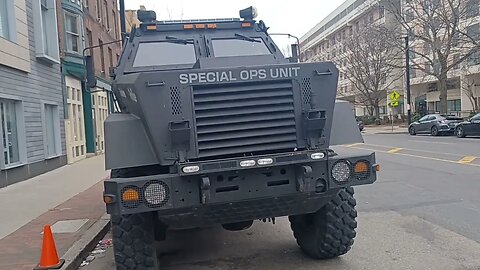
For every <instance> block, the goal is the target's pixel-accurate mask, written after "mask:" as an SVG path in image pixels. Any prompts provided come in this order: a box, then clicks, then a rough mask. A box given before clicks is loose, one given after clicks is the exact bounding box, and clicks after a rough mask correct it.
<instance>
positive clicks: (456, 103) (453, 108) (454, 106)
mask: <svg viewBox="0 0 480 270" xmlns="http://www.w3.org/2000/svg"><path fill="white" fill-rule="evenodd" d="M461 107H462V102H461V100H460V99H455V100H447V110H448V112H458V111H461Z"/></svg>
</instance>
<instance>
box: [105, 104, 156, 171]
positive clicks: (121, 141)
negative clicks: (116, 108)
mask: <svg viewBox="0 0 480 270" xmlns="http://www.w3.org/2000/svg"><path fill="white" fill-rule="evenodd" d="M104 125H105V168H106V169H107V170H110V169H120V168H130V167H138V166H146V165H155V164H159V162H158V159H157V157H156V155H155V151H154V149H153V146H152V144H151V142H150V139H149V138H148V136H147V132H146V130H145V127H144V125H143V123H142V121H141V120H140V119H139V118H138V117H136V116H135V115H132V114H127V113H114V114H111V115H109V116H108V117H107V119H106V120H105V124H104Z"/></svg>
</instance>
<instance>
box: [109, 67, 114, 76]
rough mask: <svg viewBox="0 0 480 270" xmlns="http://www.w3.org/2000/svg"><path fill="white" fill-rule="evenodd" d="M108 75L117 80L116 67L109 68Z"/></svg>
mask: <svg viewBox="0 0 480 270" xmlns="http://www.w3.org/2000/svg"><path fill="white" fill-rule="evenodd" d="M108 74H109V75H110V78H115V67H109V68H108Z"/></svg>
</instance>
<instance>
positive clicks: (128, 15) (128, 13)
mask: <svg viewBox="0 0 480 270" xmlns="http://www.w3.org/2000/svg"><path fill="white" fill-rule="evenodd" d="M139 9H140V10H145V6H140V8H139ZM125 24H126V31H127V33H130V32H131V31H132V28H134V27H136V26H138V25H140V21H139V20H138V18H137V11H136V10H125Z"/></svg>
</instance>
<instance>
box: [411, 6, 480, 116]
mask: <svg viewBox="0 0 480 270" xmlns="http://www.w3.org/2000/svg"><path fill="white" fill-rule="evenodd" d="M461 3H463V4H465V5H466V6H465V10H464V9H463V6H462V8H461V10H462V12H461V14H460V15H459V17H460V22H459V25H460V31H461V32H463V33H466V34H467V35H468V38H473V39H475V40H476V42H477V44H479V43H480V1H478V0H471V1H467V0H466V1H465V2H463V1H462V2H461ZM403 9H404V14H406V15H405V16H406V20H407V21H408V22H409V24H410V25H411V27H412V28H413V29H414V30H415V32H417V33H418V35H425V34H422V32H424V31H425V30H424V29H421V28H425V27H424V25H423V23H418V21H416V19H417V17H418V16H419V15H418V14H417V13H418V12H417V11H413V10H412V7H410V6H407V5H406V6H404V7H403ZM446 10H448V8H446ZM419 21H420V22H422V21H423V20H419ZM430 31H431V30H430ZM441 31H442V30H440V31H439V32H440V34H439V39H441V43H442V44H446V42H447V41H446V39H448V35H445V36H443V34H442V33H443V32H441ZM442 39H444V40H442ZM453 39H455V38H453ZM459 39H460V41H454V40H452V43H451V44H452V46H451V48H450V49H449V51H450V52H451V53H450V55H449V57H448V59H447V63H448V64H449V65H454V64H455V62H457V61H459V59H461V58H463V57H465V56H466V53H467V52H468V51H469V49H467V48H466V47H470V46H472V45H473V43H470V42H464V41H462V39H463V37H462V38H459ZM453 42H455V43H453ZM441 46H442V47H441V48H442V50H443V51H446V47H445V45H441ZM410 47H411V49H412V51H413V53H412V62H413V63H416V64H419V65H425V70H418V69H417V70H412V72H411V76H410V77H411V85H412V87H411V90H412V91H411V93H412V103H413V105H414V109H416V110H417V111H419V110H423V111H424V112H426V113H435V112H439V111H440V108H439V107H440V106H439V105H440V92H439V91H438V85H437V84H438V80H437V79H436V78H435V77H433V76H432V75H429V74H427V72H430V71H431V70H433V69H435V68H438V67H435V66H434V65H433V66H432V65H430V64H427V61H426V60H425V59H426V57H425V56H428V57H429V58H431V59H435V56H433V52H432V50H431V49H430V45H429V44H428V43H426V42H424V41H423V40H422V39H421V38H414V39H413V40H412V41H411V44H410ZM477 50H478V51H477V53H474V54H473V55H471V56H469V57H468V58H466V59H465V60H464V61H463V62H461V63H458V64H457V65H454V66H453V68H452V69H451V70H450V71H449V72H448V82H447V89H448V90H447V110H448V113H450V114H455V115H458V116H463V117H467V116H469V115H470V114H471V113H472V111H474V110H476V111H477V112H478V111H479V109H480V47H479V46H478V45H477Z"/></svg>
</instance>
